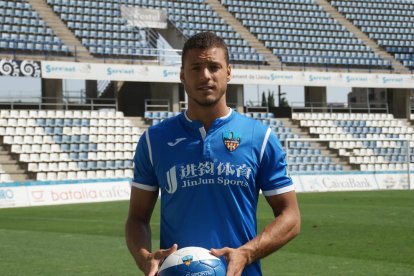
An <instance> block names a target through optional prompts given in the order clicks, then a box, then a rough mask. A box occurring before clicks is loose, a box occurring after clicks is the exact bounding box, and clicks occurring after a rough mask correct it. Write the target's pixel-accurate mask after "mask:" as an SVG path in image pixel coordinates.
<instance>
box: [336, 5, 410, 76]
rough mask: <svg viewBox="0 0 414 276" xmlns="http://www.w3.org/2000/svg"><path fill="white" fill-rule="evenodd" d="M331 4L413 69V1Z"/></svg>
mask: <svg viewBox="0 0 414 276" xmlns="http://www.w3.org/2000/svg"><path fill="white" fill-rule="evenodd" d="M331 5H332V6H334V7H335V8H336V9H337V10H338V11H339V12H341V13H343V14H344V15H345V16H346V18H347V19H348V20H350V21H351V22H352V23H353V24H354V25H355V26H357V27H358V28H360V29H361V30H362V31H363V32H365V33H366V34H367V35H368V36H369V37H370V38H371V39H373V40H375V41H376V42H377V44H378V45H379V46H381V47H383V48H384V49H385V50H386V51H388V52H389V53H391V54H393V55H394V56H395V58H396V59H397V60H399V61H400V62H401V63H403V64H404V66H406V67H408V68H410V69H411V70H414V34H413V29H414V2H413V1H407V0H389V1H385V0H371V1H331Z"/></svg>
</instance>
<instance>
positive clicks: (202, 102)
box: [194, 99, 219, 107]
mask: <svg viewBox="0 0 414 276" xmlns="http://www.w3.org/2000/svg"><path fill="white" fill-rule="evenodd" d="M194 101H195V102H196V103H197V104H198V105H199V106H203V107H209V106H213V105H215V104H217V103H218V101H219V99H203V100H198V99H194Z"/></svg>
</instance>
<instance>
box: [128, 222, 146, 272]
mask: <svg viewBox="0 0 414 276" xmlns="http://www.w3.org/2000/svg"><path fill="white" fill-rule="evenodd" d="M125 237H126V243H127V246H128V249H129V252H130V253H131V255H132V257H133V258H134V260H135V262H136V264H137V265H138V267H139V268H140V269H141V270H142V271H144V267H145V262H146V258H147V256H148V255H149V254H150V253H151V228H150V225H149V224H148V223H143V222H140V221H135V220H131V219H128V220H127V222H126V225H125Z"/></svg>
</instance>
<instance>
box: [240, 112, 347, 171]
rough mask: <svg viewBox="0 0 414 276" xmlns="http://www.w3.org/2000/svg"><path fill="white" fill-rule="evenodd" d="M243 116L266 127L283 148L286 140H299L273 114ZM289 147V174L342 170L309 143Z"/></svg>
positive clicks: (248, 114) (297, 136)
mask: <svg viewBox="0 0 414 276" xmlns="http://www.w3.org/2000/svg"><path fill="white" fill-rule="evenodd" d="M245 115H246V116H249V117H252V118H254V119H256V120H259V121H261V122H262V123H263V124H265V125H268V126H269V127H270V128H271V129H272V130H273V131H274V132H275V134H276V136H277V137H278V138H279V140H280V142H281V143H282V145H285V148H286V140H287V139H294V138H300V137H299V135H297V134H294V133H293V132H292V129H291V128H289V127H286V126H285V125H284V123H283V121H282V120H279V119H277V118H274V115H273V113H265V112H249V113H246V114H245ZM289 146H290V147H291V149H290V150H289V151H288V157H287V163H288V167H289V171H290V172H293V173H298V172H322V171H342V170H343V168H342V166H341V165H339V164H333V161H332V159H331V158H330V157H329V156H324V155H323V154H322V152H321V151H320V150H319V149H315V148H313V146H312V145H311V144H310V143H306V142H305V143H303V142H299V141H292V142H290V143H289Z"/></svg>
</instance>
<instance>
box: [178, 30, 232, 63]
mask: <svg viewBox="0 0 414 276" xmlns="http://www.w3.org/2000/svg"><path fill="white" fill-rule="evenodd" d="M213 47H216V48H222V49H223V50H224V56H225V58H226V63H227V64H229V63H230V60H229V50H228V49H227V45H226V43H225V42H224V40H223V39H222V38H221V37H219V36H218V35H216V34H215V33H212V32H202V33H198V34H195V35H193V36H191V37H190V38H189V39H188V40H187V41H186V42H185V43H184V47H183V51H182V53H181V67H182V66H183V65H184V58H185V55H186V54H187V52H188V51H189V50H191V49H203V50H204V49H210V48H213Z"/></svg>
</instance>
